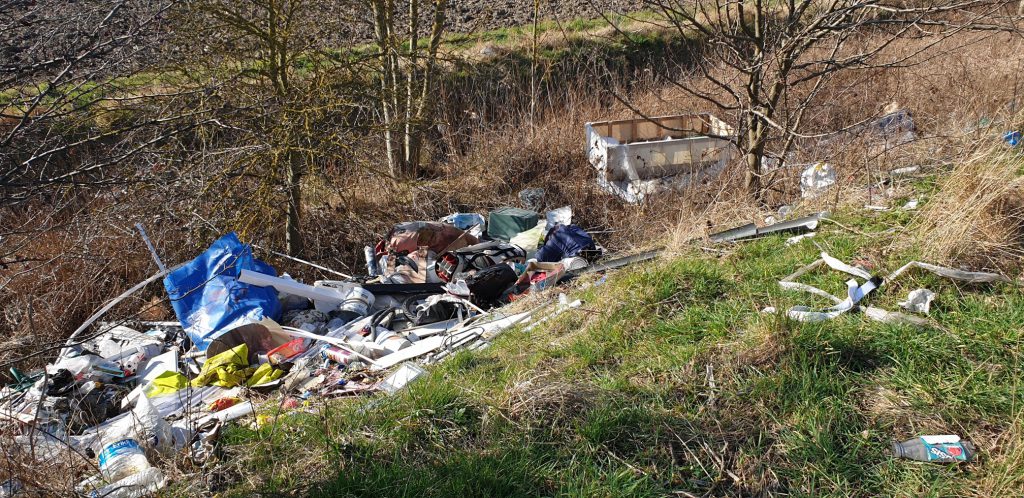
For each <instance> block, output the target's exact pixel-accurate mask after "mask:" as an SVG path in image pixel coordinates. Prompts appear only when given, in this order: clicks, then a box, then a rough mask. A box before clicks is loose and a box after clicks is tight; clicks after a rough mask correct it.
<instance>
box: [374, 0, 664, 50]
mask: <svg viewBox="0 0 1024 498" xmlns="http://www.w3.org/2000/svg"><path fill="white" fill-rule="evenodd" d="M424 4H428V2H424ZM424 7H429V5H424ZM643 8H644V1H643V0H580V1H564V0H562V1H550V0H548V1H541V2H540V5H539V19H540V20H541V21H549V20H558V21H562V22H568V21H572V20H574V19H596V18H598V17H600V16H601V13H627V12H636V11H638V10H641V9H643ZM533 9H534V0H454V1H452V2H449V5H448V23H447V26H446V31H447V32H448V33H462V34H464V33H475V32H479V31H490V30H495V29H501V28H509V27H514V26H525V25H529V24H532V23H533ZM362 10H363V12H359V13H358V14H357V17H358V18H359V19H360V21H361V22H359V23H358V26H357V27H356V30H355V33H354V35H355V36H354V38H355V39H356V40H357V41H360V42H366V41H370V40H372V37H373V26H372V24H371V20H372V18H371V15H370V12H369V7H368V6H363V7H362ZM431 16H432V11H431V10H430V9H429V8H426V9H424V10H421V12H420V31H421V32H422V33H423V34H424V35H426V34H427V32H428V31H429V30H430V23H431V20H432V17H431ZM397 18H398V21H399V23H400V25H402V26H403V27H404V26H405V24H406V22H407V21H406V20H407V19H408V13H407V12H405V11H402V12H399V13H398V15H397Z"/></svg>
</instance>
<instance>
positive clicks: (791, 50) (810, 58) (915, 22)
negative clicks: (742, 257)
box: [646, 0, 1015, 199]
mask: <svg viewBox="0 0 1024 498" xmlns="http://www.w3.org/2000/svg"><path fill="white" fill-rule="evenodd" d="M646 1H647V3H648V4H649V5H651V6H652V7H654V8H655V9H657V10H658V11H660V12H661V13H662V14H663V15H664V17H665V19H667V21H668V23H669V25H670V26H671V27H672V28H673V29H674V30H675V31H676V32H677V33H678V34H679V35H680V36H686V37H693V36H697V37H700V38H702V39H703V40H704V41H705V42H706V43H705V44H706V47H707V49H706V50H704V52H703V53H702V54H700V56H699V60H698V61H697V62H696V63H695V64H693V69H692V71H693V72H696V73H697V75H699V76H700V77H701V79H703V80H704V81H705V82H706V83H707V85H706V86H703V87H696V86H694V85H692V84H691V81H685V80H682V79H673V80H671V83H672V84H673V85H675V86H676V87H678V88H679V89H681V90H683V91H685V92H687V93H689V94H691V95H693V96H695V97H697V98H699V99H701V100H703V101H705V102H707V103H710V104H711V105H713V106H715V107H717V108H718V109H719V110H721V111H723V112H727V113H731V114H733V115H735V116H736V117H737V120H738V122H739V123H740V126H739V130H738V135H737V136H736V137H735V143H736V145H737V147H738V148H739V150H740V152H741V154H742V157H743V161H744V164H745V168H746V175H745V181H744V183H745V186H746V188H747V189H748V191H749V192H750V193H751V195H753V196H755V197H756V198H759V199H760V198H761V196H762V194H763V189H764V187H765V185H764V182H763V180H762V164H763V161H764V159H765V158H766V157H769V156H770V157H775V158H779V159H781V158H784V157H785V156H786V155H787V153H788V152H789V151H790V150H792V148H793V146H794V144H795V142H796V140H797V139H799V138H801V137H804V136H805V135H804V134H803V129H804V124H805V123H804V117H805V114H806V112H807V110H808V109H810V108H811V107H812V105H813V104H814V103H815V99H816V98H817V97H818V96H819V94H820V92H821V91H822V89H823V88H825V86H826V85H827V84H828V82H829V81H830V80H831V79H832V78H833V77H834V76H836V75H837V74H838V73H840V72H843V71H849V70H853V69H870V68H885V67H889V68H895V67H898V66H900V65H901V64H904V63H906V62H908V61H910V60H911V59H912V58H913V57H914V56H916V55H919V54H921V53H922V52H924V51H926V50H928V49H929V48H931V47H934V46H935V45H937V44H938V43H940V42H941V41H942V40H945V39H947V38H948V37H949V36H952V35H954V34H956V33H959V32H963V31H965V30H1010V29H1014V26H1013V21H1014V19H1013V17H1012V16H1011V13H1013V12H1015V9H1013V8H1011V4H1012V3H1014V2H1011V1H1009V0H935V1H928V2H907V1H898V0H894V1H879V0H827V1H816V0H784V1H778V2H775V1H768V0H708V1H697V2H692V1H689V0H646ZM911 36H929V37H930V40H931V41H930V43H928V44H927V46H926V47H925V48H922V49H920V50H918V51H917V52H915V54H911V55H907V54H900V55H893V53H896V52H894V51H890V50H889V49H890V48H891V47H893V45H894V44H895V43H896V42H897V41H899V40H901V39H905V38H908V37H911ZM720 69H721V70H720ZM688 76H689V75H688ZM770 147H771V148H772V149H773V150H769V148H770Z"/></svg>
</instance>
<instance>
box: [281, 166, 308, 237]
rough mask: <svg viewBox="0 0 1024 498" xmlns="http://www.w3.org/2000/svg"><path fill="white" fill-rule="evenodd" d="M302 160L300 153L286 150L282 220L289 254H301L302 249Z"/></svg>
mask: <svg viewBox="0 0 1024 498" xmlns="http://www.w3.org/2000/svg"><path fill="white" fill-rule="evenodd" d="M302 161H303V155H302V154H300V153H298V152H296V151H289V152H288V186H287V188H288V213H287V215H286V216H285V222H284V232H285V234H284V242H285V248H286V251H287V252H288V255H290V256H302V251H303V244H302V234H301V232H300V227H301V226H302V223H301V215H302V171H303V168H302Z"/></svg>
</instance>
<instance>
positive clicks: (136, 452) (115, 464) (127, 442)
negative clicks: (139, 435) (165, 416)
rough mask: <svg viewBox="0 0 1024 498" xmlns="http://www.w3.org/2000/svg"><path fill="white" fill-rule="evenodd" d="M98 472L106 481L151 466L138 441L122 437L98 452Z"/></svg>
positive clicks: (114, 479)
mask: <svg viewBox="0 0 1024 498" xmlns="http://www.w3.org/2000/svg"><path fill="white" fill-rule="evenodd" d="M99 461H100V472H101V473H102V474H103V475H104V477H106V478H107V480H108V481H111V482H113V481H119V480H121V479H124V478H126V477H129V476H132V475H135V474H138V473H139V472H142V471H143V470H146V469H148V468H150V467H151V465H150V464H149V460H148V459H146V453H145V452H144V451H142V448H141V447H140V446H139V443H138V441H136V440H134V439H122V440H120V441H117V442H116V443H113V444H110V445H107V446H106V447H104V448H103V451H101V452H100V456H99Z"/></svg>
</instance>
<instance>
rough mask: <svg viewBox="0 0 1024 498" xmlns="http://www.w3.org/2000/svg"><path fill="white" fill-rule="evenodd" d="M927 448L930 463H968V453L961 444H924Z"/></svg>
mask: <svg viewBox="0 0 1024 498" xmlns="http://www.w3.org/2000/svg"><path fill="white" fill-rule="evenodd" d="M924 445H925V448H926V449H927V450H928V461H931V462H935V461H939V462H956V461H960V462H965V461H967V452H966V451H964V448H963V446H961V445H960V443H941V444H929V443H927V442H926V443H924Z"/></svg>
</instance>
